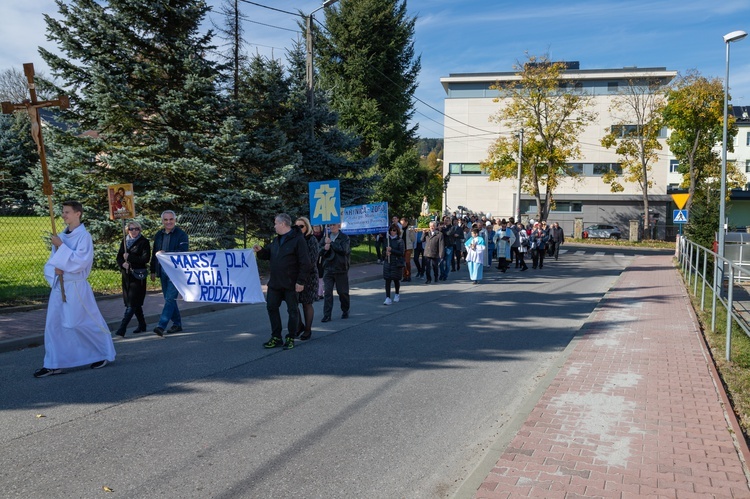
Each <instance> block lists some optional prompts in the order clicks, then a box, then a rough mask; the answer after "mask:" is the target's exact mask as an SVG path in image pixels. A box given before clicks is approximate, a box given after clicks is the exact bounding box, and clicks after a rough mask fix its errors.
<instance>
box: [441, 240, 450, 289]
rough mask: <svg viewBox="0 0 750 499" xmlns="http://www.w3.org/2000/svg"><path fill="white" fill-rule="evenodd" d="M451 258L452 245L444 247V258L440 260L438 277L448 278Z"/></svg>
mask: <svg viewBox="0 0 750 499" xmlns="http://www.w3.org/2000/svg"><path fill="white" fill-rule="evenodd" d="M451 260H453V246H446V247H445V258H443V259H442V260H441V261H440V279H442V280H444V281H445V280H446V279H448V274H450V273H451Z"/></svg>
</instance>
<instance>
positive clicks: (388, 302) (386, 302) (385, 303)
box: [383, 297, 393, 305]
mask: <svg viewBox="0 0 750 499" xmlns="http://www.w3.org/2000/svg"><path fill="white" fill-rule="evenodd" d="M391 303H393V302H392V301H391V299H390V298H388V297H386V299H385V301H384V302H383V305H390V304H391Z"/></svg>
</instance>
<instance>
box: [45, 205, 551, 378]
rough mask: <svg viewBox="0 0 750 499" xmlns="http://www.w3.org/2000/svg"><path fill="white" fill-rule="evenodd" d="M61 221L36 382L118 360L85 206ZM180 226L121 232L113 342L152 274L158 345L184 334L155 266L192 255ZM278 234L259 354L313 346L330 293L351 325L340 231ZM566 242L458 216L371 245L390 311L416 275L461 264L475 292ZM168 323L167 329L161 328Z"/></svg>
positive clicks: (538, 225) (280, 224)
mask: <svg viewBox="0 0 750 499" xmlns="http://www.w3.org/2000/svg"><path fill="white" fill-rule="evenodd" d="M62 213H63V220H64V221H65V223H66V225H67V227H66V229H65V231H64V232H63V233H62V234H60V235H59V236H57V235H54V236H52V238H51V241H52V244H53V247H54V248H53V252H52V255H51V257H50V259H49V261H48V262H47V264H46V265H45V276H46V277H47V280H48V282H49V283H50V286H51V288H52V290H51V293H50V300H49V307H48V312H47V321H46V326H45V358H44V364H43V367H42V368H41V369H38V370H37V371H36V372H35V373H34V376H35V377H38V378H41V377H47V376H50V375H55V374H60V373H61V372H62V370H63V369H64V368H69V367H77V366H81V365H85V364H90V367H91V368H92V369H100V368H102V367H104V366H105V365H107V363H109V362H112V361H113V360H114V358H115V349H114V345H113V343H112V337H111V335H110V332H109V329H108V327H107V324H106V322H105V321H104V319H103V317H102V316H101V313H99V310H98V308H97V306H96V302H95V300H94V295H93V291H92V290H91V287H90V286H89V284H88V282H87V280H88V276H89V274H90V272H91V268H92V264H93V243H92V239H91V236H90V235H89V233H88V232H87V231H86V228H85V226H84V225H83V223H82V215H83V206H82V205H81V203H79V202H77V201H70V202H66V203H63V212H62ZM176 218H177V217H176V214H175V212H174V211H172V210H167V211H165V212H163V213H162V215H161V221H162V225H163V227H162V229H161V230H159V231H158V232H157V233H156V235H155V237H154V240H153V245H151V244H150V242H149V241H148V240H147V239H146V238H144V236H142V235H141V226H140V224H139V223H137V222H136V221H130V222H129V223H128V224H127V226H126V227H127V234H126V236H125V237H124V238H123V240H122V242H121V245H120V250H119V252H118V255H117V265H118V267H119V269H120V271H121V273H122V292H123V301H124V304H125V313H124V316H123V319H122V322H121V324H120V326H119V327H118V328H117V330H116V331H115V335H116V336H120V337H123V336H125V333H126V328H127V327H128V324H129V323H130V321H131V319H132V318H133V317H135V318H136V319H137V321H138V326H137V328H136V329H135V330H133V333H134V334H138V333H142V332H145V331H146V330H147V325H146V319H145V317H144V314H143V303H144V299H145V297H146V278H147V276H148V275H149V274H150V276H151V279H152V280H155V279H156V278H159V279H160V281H161V288H162V293H163V296H164V302H165V303H164V308H163V310H162V313H161V315H160V317H159V321H158V324H157V325H156V327H155V328H154V330H153V331H154V333H155V334H156V335H158V336H161V337H163V336H164V334H167V333H179V332H181V331H182V330H183V328H182V318H181V315H180V311H179V309H178V307H177V302H176V300H177V296H178V291H177V289H176V287H175V285H174V283H172V282H171V280H170V279H169V277H168V276H167V274H166V273H165V272H163V271H162V269H161V266H160V265H159V261H158V259H157V258H156V256H157V254H159V253H161V252H165V253H169V252H178V251H188V250H189V238H188V235H187V234H186V233H185V232H184V231H183V230H182V229H180V228H179V227H177V226H176ZM274 229H275V232H276V237H274V238H273V239H272V240H271V242H270V243H268V244H267V245H265V246H264V247H261V246H259V245H256V246H254V247H253V250H254V251H255V253H256V255H257V257H258V258H259V259H261V260H268V261H269V269H270V272H269V280H268V284H267V291H266V309H267V312H268V317H269V321H270V325H271V338H270V339H269V340H268V341H266V342H265V343H264V344H263V346H264V347H265V348H276V347H283V348H284V349H285V350H290V349H292V348H294V342H295V340H296V339H299V340H308V339H310V338H311V336H312V327H313V320H314V308H313V304H314V302H315V301H316V300H320V299H323V317H322V319H321V322H329V321H331V320H332V315H333V304H334V300H333V291H334V289H335V290H336V294H337V295H338V297H339V304H340V308H341V318H342V319H347V318H348V317H349V309H350V296H349V276H348V273H349V264H350V255H351V245H350V240H349V237H348V236H347V235H346V234H345V233H344V232H343V231H342V230H341V225H340V224H331V225H327V226H326V227H323V226H319V225H318V226H311V224H310V221H309V220H308V219H307V218H306V217H298V218H296V219H295V220H294V222H292V218H291V217H290V216H289V215H287V214H285V213H280V214H278V215H276V217H275V218H274ZM564 242H565V235H564V234H563V230H562V228H561V227H560V226H559V224H558V223H556V222H555V223H553V224H551V225H548V224H547V223H546V222H545V221H535V220H533V219H531V220H529V222H528V223H527V224H525V225H524V224H523V223H520V222H518V223H516V221H515V220H514V219H513V218H509V219H507V220H506V219H504V218H503V219H497V218H495V219H492V218H487V217H484V216H483V217H478V216H465V217H462V216H457V215H455V214H454V215H453V216H445V217H443V218H442V219H438V217H433V219H432V220H431V221H430V222H429V226H428V227H424V228H414V227H412V226H411V224H410V221H409V220H408V219H407V218H406V217H404V218H400V219H399V218H398V217H393V218H392V220H391V223H390V225H389V227H388V231H387V232H386V233H381V234H377V236H376V237H375V251H376V254H377V259H378V263H379V264H381V265H382V268H383V279H384V281H385V301H384V302H383V303H384V305H392V304H394V303H398V302H399V301H401V283H402V282H411V281H412V277H414V278H415V279H423V280H424V281H423V282H424V284H433V283H434V284H437V283H439V282H440V281H447V280H448V278H449V276H450V274H451V273H452V272H458V271H460V270H461V266H462V265H465V266H466V268H467V269H468V273H469V279H470V280H471V281H472V283H473V284H479V283H480V282H481V281H482V278H483V274H484V270H485V269H488V268H492V267H493V266H494V265H495V262H496V268H497V269H498V270H499V271H500V272H507V271H508V269H509V268H511V266H514V268H516V269H520V271H522V272H523V271H526V270H527V269H528V268H529V267H528V263H527V259H528V258H530V259H531V264H532V268H533V269H542V268H544V260H545V258H546V257H549V258H554V259H555V260H557V258H558V256H559V252H560V246H561V245H562V244H563V243H564ZM412 262H413V263H414V266H413V268H412ZM413 270H414V271H416V273H415V272H413ZM66 286H67V288H66ZM66 289H67V293H66ZM282 302H284V303H285V304H286V307H287V314H288V318H287V335H286V337H283V335H282V331H283V325H282V319H281V312H280V308H281V303H282ZM300 306H301V308H302V312H301V313H300V310H299V308H300ZM170 322H171V324H172V326H171V327H170V328H169V329H167V327H168V326H169V324H170Z"/></svg>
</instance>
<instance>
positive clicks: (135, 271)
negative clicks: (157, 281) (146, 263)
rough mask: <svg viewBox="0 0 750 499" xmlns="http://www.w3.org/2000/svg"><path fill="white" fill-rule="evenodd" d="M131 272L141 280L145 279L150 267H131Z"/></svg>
mask: <svg viewBox="0 0 750 499" xmlns="http://www.w3.org/2000/svg"><path fill="white" fill-rule="evenodd" d="M130 273H131V274H133V277H135V278H136V279H138V280H139V281H143V280H145V279H146V277H148V269H130Z"/></svg>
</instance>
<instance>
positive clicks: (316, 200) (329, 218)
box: [308, 180, 341, 225]
mask: <svg viewBox="0 0 750 499" xmlns="http://www.w3.org/2000/svg"><path fill="white" fill-rule="evenodd" d="M308 186H309V187H308V189H309V196H310V223H311V224H312V225H326V224H338V223H341V191H340V190H339V181H338V180H323V181H321V182H310V183H309V184H308Z"/></svg>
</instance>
